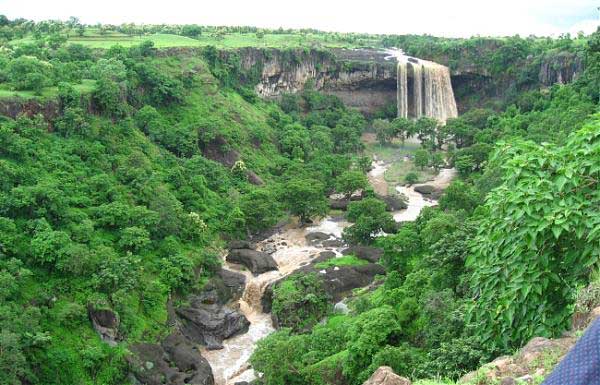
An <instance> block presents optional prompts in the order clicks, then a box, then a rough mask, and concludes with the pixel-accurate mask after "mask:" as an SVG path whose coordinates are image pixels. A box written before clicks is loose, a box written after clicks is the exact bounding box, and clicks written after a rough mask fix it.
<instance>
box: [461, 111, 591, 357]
mask: <svg viewBox="0 0 600 385" xmlns="http://www.w3.org/2000/svg"><path fill="white" fill-rule="evenodd" d="M501 146H502V145H501ZM492 162H494V163H497V164H500V165H502V166H501V167H502V170H503V174H504V178H503V183H502V185H501V186H500V187H498V188H497V189H495V190H493V191H492V192H491V193H490V194H489V195H488V197H487V200H486V204H485V206H484V207H483V208H482V211H481V213H480V214H479V216H480V217H481V220H480V221H479V223H480V226H481V228H480V230H479V233H478V236H477V238H476V239H475V241H474V247H473V254H472V255H471V256H470V257H469V265H470V266H472V267H473V271H474V274H473V277H472V280H471V284H472V286H473V290H474V291H475V292H477V293H479V295H478V297H477V301H476V303H475V304H474V308H473V310H472V311H471V315H472V322H474V323H475V324H477V325H479V330H478V332H479V335H480V336H481V337H482V338H483V339H484V340H488V341H490V343H495V344H497V345H498V346H500V347H502V348H506V347H507V346H520V345H521V344H523V343H524V342H526V341H527V339H528V338H530V337H531V336H532V335H534V334H535V335H545V336H549V335H552V334H553V332H554V331H556V330H560V329H562V328H566V327H568V325H569V316H570V315H571V313H572V310H573V309H572V307H571V306H570V304H572V301H573V297H574V294H575V292H574V290H575V288H576V287H577V285H578V284H580V283H582V282H584V281H585V279H586V277H587V274H589V269H590V267H592V266H595V265H596V264H597V263H598V262H599V260H600V249H599V248H598V245H599V244H600V212H599V211H598V203H599V202H600V120H595V121H594V122H593V123H590V124H588V125H586V126H584V128H583V129H581V130H580V131H578V132H576V133H574V134H573V135H571V136H570V138H569V140H568V141H567V143H566V144H565V145H564V146H559V147H555V146H552V145H543V146H538V145H533V144H531V143H527V142H523V143H515V142H512V143H511V145H510V146H508V145H504V147H501V148H500V149H499V150H498V152H497V153H496V155H495V157H494V158H493V159H492Z"/></svg>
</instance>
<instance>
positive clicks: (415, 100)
mask: <svg viewBox="0 0 600 385" xmlns="http://www.w3.org/2000/svg"><path fill="white" fill-rule="evenodd" d="M410 68H411V70H412V78H413V94H412V105H413V108H412V112H413V116H415V117H421V116H423V66H422V65H419V64H416V65H415V64H414V63H411V64H410Z"/></svg>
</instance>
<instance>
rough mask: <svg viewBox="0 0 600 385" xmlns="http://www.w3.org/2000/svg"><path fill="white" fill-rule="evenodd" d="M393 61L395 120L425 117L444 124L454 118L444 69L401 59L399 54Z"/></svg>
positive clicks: (452, 99) (425, 62) (447, 72)
mask: <svg viewBox="0 0 600 385" xmlns="http://www.w3.org/2000/svg"><path fill="white" fill-rule="evenodd" d="M396 60H397V61H398V66H397V80H396V82H397V105H398V117H404V118H408V117H411V118H415V119H418V118H420V117H422V116H427V117H430V118H435V119H438V120H440V121H442V122H445V121H446V120H447V119H448V118H455V117H457V116H458V112H457V109H456V100H455V99H454V91H453V90H452V83H451V81H450V70H449V69H448V67H446V66H443V65H441V64H438V63H434V62H430V61H427V60H421V59H415V58H410V57H408V56H404V54H402V53H401V51H400V54H397V55H396ZM409 79H410V80H412V82H411V84H409ZM409 86H410V87H409Z"/></svg>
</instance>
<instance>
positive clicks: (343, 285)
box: [261, 252, 385, 313]
mask: <svg viewBox="0 0 600 385" xmlns="http://www.w3.org/2000/svg"><path fill="white" fill-rule="evenodd" d="M334 256H335V253H333V252H331V254H324V253H321V255H319V256H318V257H316V258H315V259H314V260H313V261H312V262H311V263H310V264H309V265H307V266H303V267H301V268H300V269H298V270H296V271H295V272H293V273H292V274H291V275H293V274H307V273H316V274H317V277H319V279H321V281H322V282H323V288H324V289H325V293H326V294H327V297H328V298H329V299H330V301H331V303H332V304H334V303H336V302H339V301H341V300H342V299H344V298H346V297H347V296H348V295H349V294H350V293H351V292H352V290H353V289H356V288H359V287H365V286H368V285H369V284H371V283H372V282H373V281H374V279H375V277H376V276H378V275H384V274H385V269H384V268H383V266H381V265H379V264H376V263H369V264H367V265H360V266H333V267H328V268H326V269H318V268H317V267H316V266H315V265H316V264H318V263H319V262H324V261H326V260H328V259H331V258H332V257H334ZM283 279H285V278H283ZM281 281H282V279H280V280H277V281H274V282H271V283H270V284H269V285H267V287H266V288H265V290H264V292H263V296H262V298H261V306H262V310H263V311H264V312H266V313H268V312H270V311H271V306H272V304H273V288H274V287H275V285H277V284H279V283H280V282H281Z"/></svg>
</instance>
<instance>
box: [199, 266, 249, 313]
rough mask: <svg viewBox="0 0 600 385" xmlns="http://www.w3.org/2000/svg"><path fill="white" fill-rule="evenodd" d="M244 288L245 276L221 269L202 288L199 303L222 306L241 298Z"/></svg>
mask: <svg viewBox="0 0 600 385" xmlns="http://www.w3.org/2000/svg"><path fill="white" fill-rule="evenodd" d="M245 287H246V276H245V275H244V274H241V273H236V272H234V271H230V270H225V269H221V270H219V271H218V272H217V274H215V275H214V276H213V277H212V278H211V279H210V280H209V281H208V282H207V283H206V284H205V285H204V287H203V288H202V291H201V292H200V293H199V294H198V296H197V298H198V300H199V301H201V302H203V303H206V304H211V303H218V304H221V305H224V304H226V303H229V302H234V301H237V300H238V299H240V298H241V297H242V294H243V293H244V288H245Z"/></svg>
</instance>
